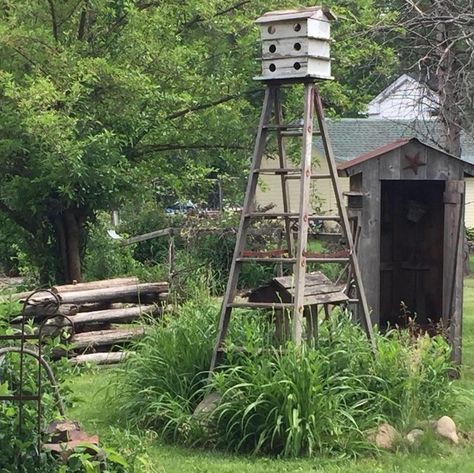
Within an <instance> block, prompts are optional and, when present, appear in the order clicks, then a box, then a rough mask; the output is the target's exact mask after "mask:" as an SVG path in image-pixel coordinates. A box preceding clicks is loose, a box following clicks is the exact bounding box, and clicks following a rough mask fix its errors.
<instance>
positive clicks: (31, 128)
mask: <svg viewBox="0 0 474 473" xmlns="http://www.w3.org/2000/svg"><path fill="white" fill-rule="evenodd" d="M310 3H312V2H308V4H310ZM295 4H296V2H291V1H289V2H288V3H287V5H285V7H286V6H288V7H290V6H292V5H295ZM339 5H341V6H339ZM334 6H335V8H336V12H337V13H339V14H340V15H341V17H342V20H341V22H340V23H339V24H338V25H336V28H335V35H336V38H337V37H339V41H338V42H336V43H335V47H334V51H335V57H336V63H335V68H334V69H335V71H336V73H337V74H340V77H339V80H338V81H337V82H334V83H331V84H326V85H325V86H324V93H325V97H326V100H327V103H328V105H329V109H330V111H332V113H333V114H341V113H348V114H351V115H354V114H356V113H358V111H359V110H360V109H361V106H362V104H363V103H365V102H366V99H367V98H370V96H371V95H373V93H375V89H376V88H377V87H376V86H375V83H374V82H375V81H374V80H373V79H371V75H370V74H374V73H376V74H383V73H384V71H386V70H387V69H390V68H392V67H393V65H394V64H395V56H394V55H393V52H392V50H391V49H390V48H386V47H381V46H380V45H378V44H377V43H376V42H375V41H373V40H372V39H370V38H368V37H367V38H366V37H363V36H362V35H361V34H362V32H363V31H365V30H367V27H368V25H369V24H370V23H371V22H373V21H379V20H380V19H379V18H378V13H377V10H376V9H375V8H374V2H373V1H372V0H360V1H355V0H352V1H349V2H347V1H340V0H338V1H335V2H334ZM276 7H278V8H281V2H279V1H277V0H255V1H254V0H252V1H250V0H240V1H239V0H63V1H61V2H59V1H57V0H39V1H37V2H31V1H28V0H15V1H13V0H3V1H1V2H0V45H1V47H0V64H1V69H0V165H1V166H2V170H3V173H2V175H1V177H0V212H2V213H3V215H4V216H6V217H7V218H8V219H10V220H11V221H12V222H14V223H15V224H16V225H18V226H19V227H21V228H22V229H23V230H24V231H25V232H27V235H28V239H29V244H30V248H29V251H30V253H31V254H32V256H35V257H36V258H37V260H39V261H40V262H41V266H42V269H43V279H44V280H46V279H47V278H48V277H49V276H48V275H51V274H52V277H53V279H56V280H60V279H63V280H73V279H76V280H80V279H81V254H82V252H83V250H84V245H85V242H86V241H87V233H88V228H89V227H90V225H92V224H93V221H94V217H95V215H96V214H97V212H99V211H101V210H110V209H112V208H117V207H118V206H120V205H121V204H122V203H123V202H124V201H127V200H130V199H134V200H136V201H139V199H140V198H142V197H141V196H143V195H144V193H146V192H147V191H150V190H151V187H152V184H151V183H152V182H156V180H157V178H158V179H159V181H160V183H162V184H164V185H165V186H166V187H169V188H173V190H174V191H175V192H176V193H177V194H178V195H186V197H190V194H203V193H204V194H205V193H206V192H207V191H208V189H207V188H206V179H205V177H206V176H207V175H209V173H210V172H213V173H214V174H217V175H222V176H239V177H240V180H234V181H232V182H234V190H235V192H238V191H240V189H241V181H242V179H244V178H245V175H246V172H245V170H246V169H247V166H248V155H249V150H250V149H251V147H252V141H253V135H254V128H255V124H256V120H257V117H258V113H259V108H260V105H261V97H262V91H261V86H260V85H259V84H255V83H253V82H252V80H251V78H252V77H253V76H254V75H256V73H257V69H258V67H259V66H258V63H257V62H256V61H255V57H257V56H258V54H259V44H258V41H257V38H258V32H257V29H256V28H255V27H254V26H253V20H254V19H255V18H256V17H257V16H259V15H260V14H261V13H262V12H264V11H266V10H269V9H272V8H276ZM361 45H362V46H364V47H363V48H362V47H360V46H361ZM342 49H343V50H342ZM355 65H356V66H358V67H357V70H356V68H354V66H355ZM361 89H364V93H361V92H360V91H361ZM372 91H373V92H372ZM51 264H53V268H51V267H50V266H51Z"/></svg>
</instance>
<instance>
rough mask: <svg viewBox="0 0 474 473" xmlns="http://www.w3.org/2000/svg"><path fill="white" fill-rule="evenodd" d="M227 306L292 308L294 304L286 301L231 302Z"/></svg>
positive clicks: (240, 307)
mask: <svg viewBox="0 0 474 473" xmlns="http://www.w3.org/2000/svg"><path fill="white" fill-rule="evenodd" d="M227 307H232V308H233V309H245V308H247V309H292V308H293V307H294V305H293V304H291V303H288V302H232V303H231V304H229V305H228V306H227Z"/></svg>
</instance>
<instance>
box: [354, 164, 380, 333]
mask: <svg viewBox="0 0 474 473" xmlns="http://www.w3.org/2000/svg"><path fill="white" fill-rule="evenodd" d="M374 161H375V160H371V161H368V162H366V163H364V164H363V165H362V166H361V170H362V192H363V193H364V196H363V197H362V222H361V236H360V241H359V251H358V259H359V262H360V265H361V273H362V281H363V284H364V289H365V294H366V297H367V302H368V304H369V308H370V310H371V318H372V323H373V324H374V325H375V324H377V325H378V324H379V320H380V273H379V267H380V205H381V184H380V179H379V164H380V160H377V161H378V162H377V163H376V162H374ZM371 268H376V269H375V270H371Z"/></svg>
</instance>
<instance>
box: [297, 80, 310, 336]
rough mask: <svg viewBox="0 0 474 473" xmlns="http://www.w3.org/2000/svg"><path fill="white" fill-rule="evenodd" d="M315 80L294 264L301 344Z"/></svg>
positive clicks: (307, 122)
mask: <svg viewBox="0 0 474 473" xmlns="http://www.w3.org/2000/svg"><path fill="white" fill-rule="evenodd" d="M314 94H315V87H314V84H311V83H310V84H305V97H304V118H303V123H304V127H303V130H304V135H303V149H302V156H301V179H300V196H299V197H300V199H299V219H298V239H297V242H296V253H295V256H296V263H295V266H294V275H295V294H294V309H293V320H292V338H293V342H294V343H295V344H296V345H300V344H301V341H302V340H301V335H302V326H303V311H304V286H305V273H306V257H305V253H306V247H307V241H308V230H309V219H308V213H309V209H310V202H309V199H310V192H311V158H312V153H313V115H314Z"/></svg>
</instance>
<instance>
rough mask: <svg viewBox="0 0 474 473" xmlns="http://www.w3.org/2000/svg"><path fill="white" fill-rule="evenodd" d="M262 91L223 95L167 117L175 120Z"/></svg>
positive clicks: (255, 90) (253, 90) (254, 90)
mask: <svg viewBox="0 0 474 473" xmlns="http://www.w3.org/2000/svg"><path fill="white" fill-rule="evenodd" d="M261 91H262V90H261V89H252V90H247V91H245V92H240V93H238V94H233V95H225V96H224V97H221V98H220V99H217V100H214V101H213V102H208V103H203V104H200V105H195V106H194V107H188V108H185V109H183V110H179V111H178V112H175V113H172V114H171V115H168V116H167V117H166V118H167V119H168V120H174V119H175V118H179V117H182V116H184V115H187V114H188V113H191V112H197V111H199V110H204V109H206V108H211V107H215V106H216V105H220V104H222V103H225V102H229V101H231V100H235V99H238V98H239V97H242V96H244V95H253V94H257V93H259V92H261Z"/></svg>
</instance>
